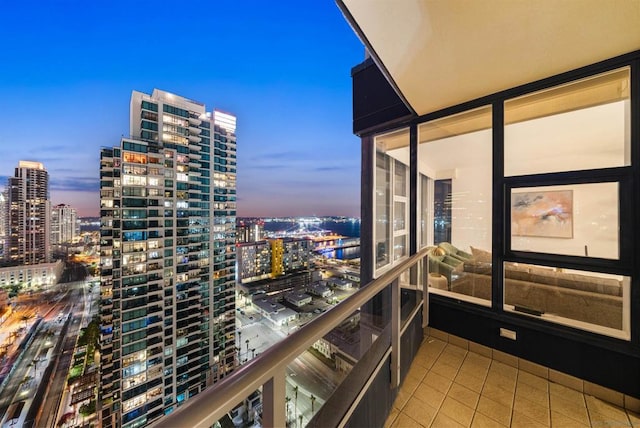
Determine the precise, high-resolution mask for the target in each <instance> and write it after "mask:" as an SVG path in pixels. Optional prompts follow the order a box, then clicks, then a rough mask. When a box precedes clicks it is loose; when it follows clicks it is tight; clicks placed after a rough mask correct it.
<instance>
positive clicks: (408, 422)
mask: <svg viewBox="0 0 640 428" xmlns="http://www.w3.org/2000/svg"><path fill="white" fill-rule="evenodd" d="M424 426H425V425H422V424H419V423H418V422H417V421H415V420H413V419H411V418H410V417H409V416H407V415H405V414H404V413H402V412H401V413H400V414H399V415H398V417H397V418H396V420H395V421H393V424H392V425H391V427H392V428H422V427H424Z"/></svg>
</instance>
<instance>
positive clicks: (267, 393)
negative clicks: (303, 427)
mask: <svg viewBox="0 0 640 428" xmlns="http://www.w3.org/2000/svg"><path fill="white" fill-rule="evenodd" d="M285 376H286V371H285V370H284V369H283V370H278V372H277V373H276V374H275V375H274V376H273V377H272V378H271V379H269V380H268V381H266V382H265V384H264V385H263V386H262V426H264V427H267V428H282V427H284V426H286V415H285V395H286V393H287V392H286V379H285Z"/></svg>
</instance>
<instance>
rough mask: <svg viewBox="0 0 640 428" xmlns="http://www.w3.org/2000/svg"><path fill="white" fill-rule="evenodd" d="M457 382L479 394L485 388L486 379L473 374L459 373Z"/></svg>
mask: <svg viewBox="0 0 640 428" xmlns="http://www.w3.org/2000/svg"><path fill="white" fill-rule="evenodd" d="M455 381H456V382H457V383H459V384H460V385H463V386H465V387H467V388H469V389H470V390H472V391H474V392H477V393H478V394H479V393H480V392H481V391H482V387H483V386H484V379H482V378H479V377H476V376H475V375H474V373H472V372H463V371H459V372H458V374H457V375H456V379H455Z"/></svg>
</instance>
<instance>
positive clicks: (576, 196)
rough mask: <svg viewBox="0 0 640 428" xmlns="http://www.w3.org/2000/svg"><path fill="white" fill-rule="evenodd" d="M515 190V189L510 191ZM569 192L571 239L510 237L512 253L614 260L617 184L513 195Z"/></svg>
mask: <svg viewBox="0 0 640 428" xmlns="http://www.w3.org/2000/svg"><path fill="white" fill-rule="evenodd" d="M514 190H515V189H514ZM547 190H572V191H573V238H541V237H530V236H512V237H511V248H512V249H513V250H522V251H536V252H542V253H551V254H565V255H573V256H584V255H585V250H584V247H585V245H586V246H587V249H588V255H589V257H602V258H608V259H617V258H618V257H619V254H618V253H619V251H618V241H619V212H618V207H619V202H618V194H619V192H618V184H617V183H593V184H577V185H566V186H547V187H529V188H518V189H517V190H516V191H517V192H526V191H547Z"/></svg>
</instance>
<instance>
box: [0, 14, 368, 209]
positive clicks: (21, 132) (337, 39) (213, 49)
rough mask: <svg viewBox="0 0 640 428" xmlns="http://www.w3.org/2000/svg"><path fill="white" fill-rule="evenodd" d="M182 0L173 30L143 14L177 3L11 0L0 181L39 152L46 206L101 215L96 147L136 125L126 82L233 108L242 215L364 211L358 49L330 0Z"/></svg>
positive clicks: (5, 35)
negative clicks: (355, 126)
mask: <svg viewBox="0 0 640 428" xmlns="http://www.w3.org/2000/svg"><path fill="white" fill-rule="evenodd" d="M34 6H36V7H34ZM185 9H186V10H184V9H181V10H180V13H181V14H182V15H183V19H185V20H188V21H189V22H190V23H191V24H192V25H190V26H180V34H166V32H164V31H160V30H159V27H157V26H154V25H152V24H150V25H149V30H148V31H144V26H143V27H140V25H139V23H137V22H136V21H137V20H138V17H139V16H143V15H144V16H146V17H147V18H148V19H147V20H146V21H147V22H150V23H153V22H161V21H163V22H166V21H167V20H170V19H171V18H172V14H173V13H174V12H175V11H174V10H173V9H172V8H171V7H169V6H158V5H156V4H154V5H153V7H151V5H150V4H147V3H136V4H125V3H117V4H115V5H113V6H104V5H99V4H90V5H87V4H84V3H83V4H75V3H74V2H65V3H63V4H62V6H61V5H60V4H57V5H46V4H45V5H41V4H38V5H35V4H33V3H31V2H25V3H20V4H11V5H6V6H5V10H6V11H7V13H6V14H4V18H0V36H2V37H0V40H2V42H0V51H3V52H5V53H6V56H7V57H10V58H12V61H10V62H9V63H7V64H5V66H4V67H3V68H2V70H0V109H2V111H3V115H2V117H1V118H0V148H2V150H1V151H2V156H1V157H0V186H2V187H4V186H5V185H6V178H7V177H8V176H11V175H12V174H13V168H14V167H15V165H16V164H17V163H18V161H20V160H32V161H38V162H42V163H43V164H44V165H45V167H46V168H47V170H48V171H49V173H50V176H51V201H52V204H61V203H64V204H69V205H71V206H73V207H75V208H77V209H78V215H79V216H97V215H98V208H99V202H98V199H99V196H98V180H99V177H98V170H99V168H98V165H99V161H98V156H99V150H100V147H105V146H112V145H114V144H116V143H117V142H118V141H119V139H120V137H121V136H127V135H128V133H129V127H128V119H129V118H128V115H127V114H126V111H127V107H128V104H129V103H128V100H129V97H130V96H131V92H132V91H134V90H136V91H142V92H149V91H151V90H152V89H153V88H159V89H164V90H167V91H170V92H174V93H179V94H183V95H184V96H186V97H192V98H194V99H198V100H200V101H202V102H205V103H207V104H208V105H212V106H213V107H214V108H218V109H220V110H223V111H228V112H230V113H232V114H234V115H235V116H236V117H237V118H238V123H239V128H238V129H239V131H238V169H239V171H240V174H239V175H238V215H239V216H285V215H286V216H294V215H346V216H359V212H360V211H359V178H360V177H359V162H360V154H359V148H360V145H359V142H358V139H357V138H356V137H354V136H352V133H351V78H350V76H349V73H348V70H349V69H350V67H351V66H353V64H356V63H358V62H359V61H360V60H361V59H362V57H363V48H362V46H361V45H360V43H359V42H358V41H357V40H356V39H355V38H354V37H353V36H352V30H351V29H350V28H349V26H348V25H347V24H346V23H345V21H344V19H343V17H342V15H341V13H340V11H339V10H338V8H337V7H336V6H335V4H333V3H332V2H318V3H313V4H309V5H305V8H304V9H300V8H294V7H293V4H291V3H286V4H275V5H274V4H263V3H258V2H255V3H254V2H249V3H244V4H240V5H238V4H221V5H210V4H208V3H205V2H202V3H194V4H191V7H190V8H185ZM27 16H28V17H29V18H28V20H27V19H26V18H25V19H19V18H20V17H27ZM238 16H239V17H241V18H237V17H238ZM225 17H226V18H228V19H225ZM16 18H18V19H16ZM309 19H312V20H313V21H314V22H315V23H316V24H317V25H313V26H309V25H306V24H305V23H306V22H308V21H309ZM216 23H220V24H224V25H216ZM226 26H228V27H229V28H228V30H226V31H225V30H224V28H225V27H226ZM165 28H166V27H165ZM194 39H195V40H198V41H200V42H199V43H197V44H196V46H200V47H199V48H198V49H196V50H195V51H191V50H189V54H188V55H186V54H185V53H183V51H182V47H181V46H183V41H188V40H194ZM43 40H47V48H46V49H43V48H42V45H41V44H40V41H43ZM309 40H311V41H312V42H311V43H310V42H308V41H309ZM185 55H186V56H185ZM158 64H162V66H161V67H158ZM202 94H205V95H204V96H203V95H202Z"/></svg>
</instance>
